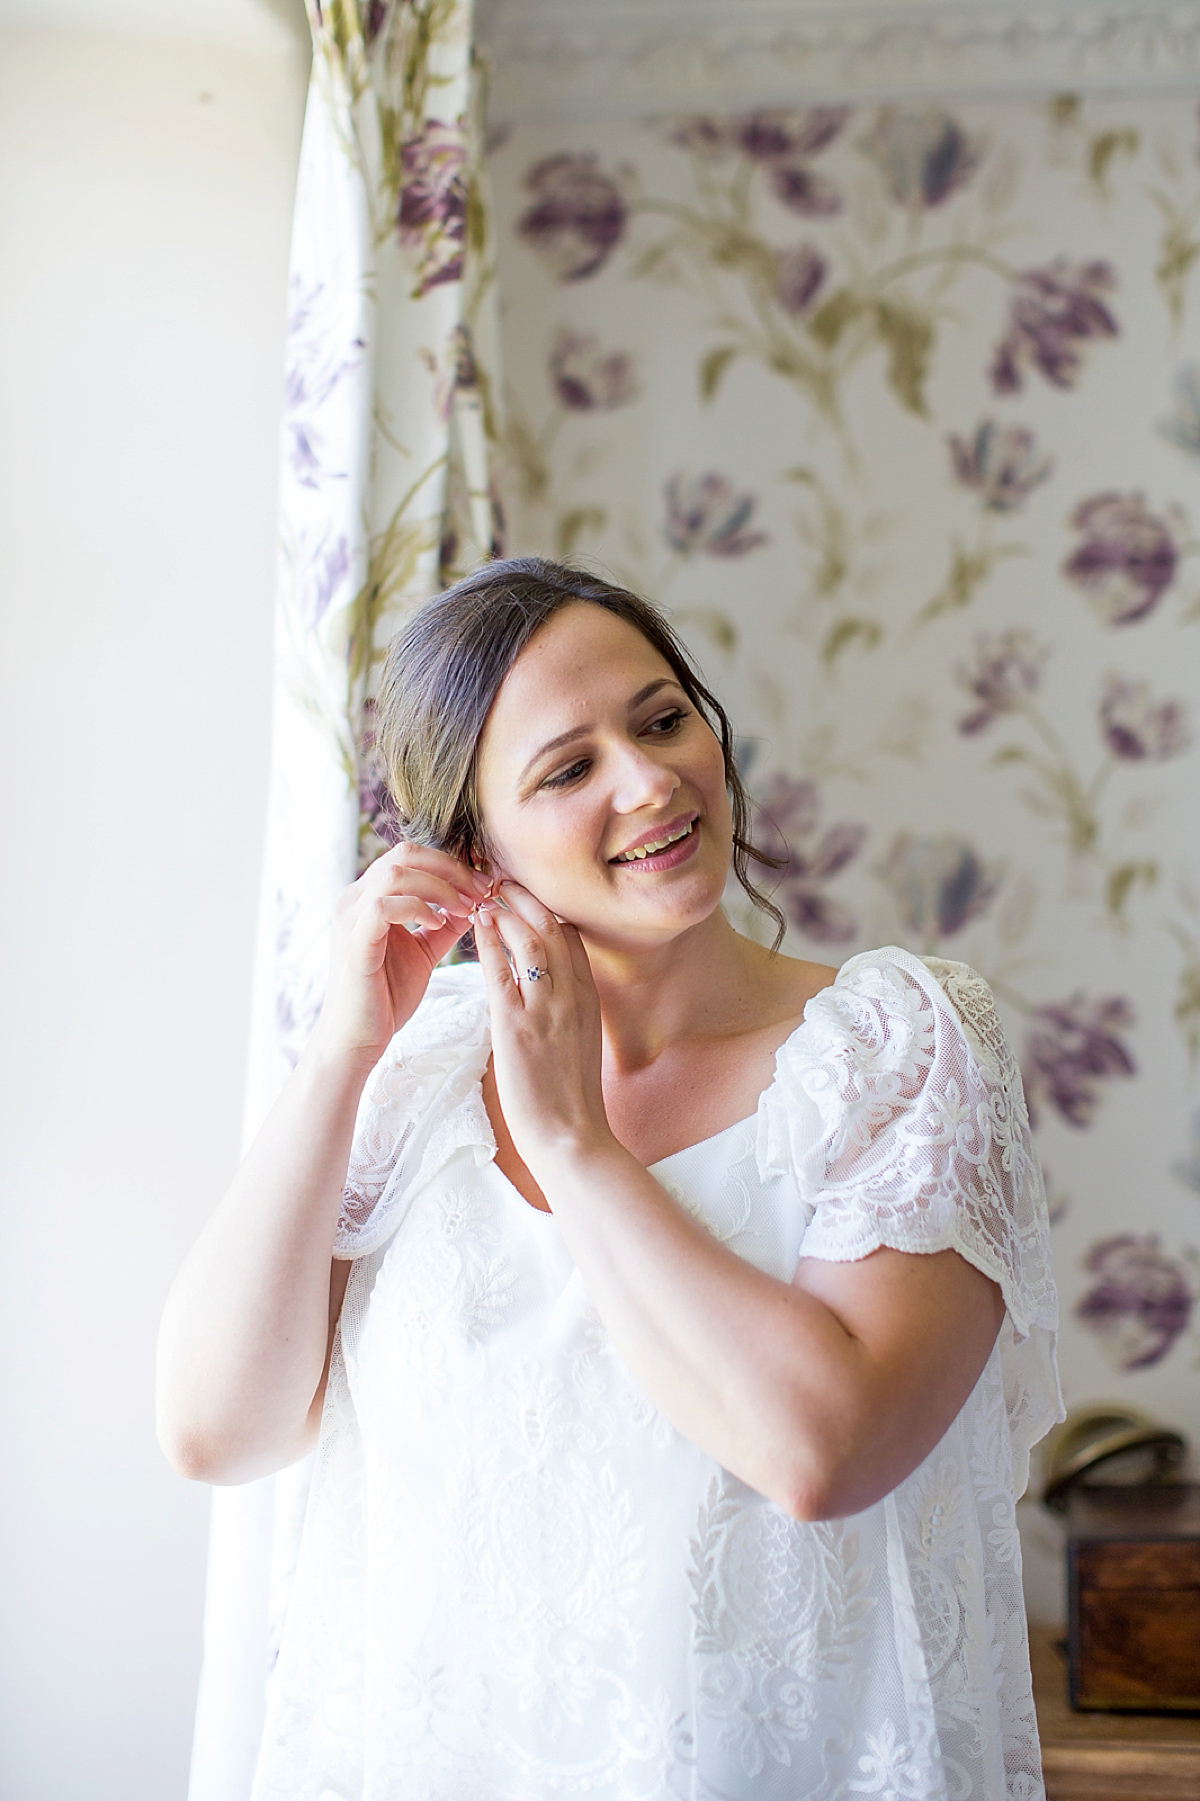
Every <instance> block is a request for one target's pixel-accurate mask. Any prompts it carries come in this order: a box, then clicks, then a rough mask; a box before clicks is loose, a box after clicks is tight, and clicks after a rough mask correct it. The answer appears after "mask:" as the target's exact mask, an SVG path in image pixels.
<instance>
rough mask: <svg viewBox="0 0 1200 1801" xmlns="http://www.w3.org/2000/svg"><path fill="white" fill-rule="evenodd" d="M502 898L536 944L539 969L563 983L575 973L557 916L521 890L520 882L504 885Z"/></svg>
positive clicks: (501, 889)
mask: <svg viewBox="0 0 1200 1801" xmlns="http://www.w3.org/2000/svg"><path fill="white" fill-rule="evenodd" d="M500 899H501V900H502V901H503V902H504V905H505V906H506V907H507V908H508V909H509V917H510V918H511V917H513V916H514V915H515V916H516V918H517V919H518V920H519V921H520V922H521V924H522V925H523V926H524V927H525V929H526V930H527V931H528V932H530V933H531V934H532V936H533V939H534V940H535V941H536V947H537V950H538V953H539V957H538V965H537V966H539V967H541V968H544V969H547V970H549V972H550V974H551V976H553V977H556V978H558V979H560V980H565V979H566V978H567V977H568V976H570V975H572V974H573V973H574V972H573V969H572V965H571V959H570V955H569V953H568V951H567V948H566V943H565V941H564V939H563V931H562V926H561V925H560V924H559V922H558V918H557V916H556V915H555V914H553V913H551V911H550V909H549V908H548V907H544V906H543V905H542V903H541V901H540V900H538V898H537V896H536V895H533V894H530V892H529V890H528V888H522V886H521V884H520V883H519V882H512V881H505V882H502V883H501V884H500Z"/></svg>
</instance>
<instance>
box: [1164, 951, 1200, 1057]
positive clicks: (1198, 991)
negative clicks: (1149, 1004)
mask: <svg viewBox="0 0 1200 1801" xmlns="http://www.w3.org/2000/svg"><path fill="white" fill-rule="evenodd" d="M1167 930H1168V931H1169V932H1170V934H1171V936H1172V937H1173V938H1174V939H1175V942H1176V943H1177V944H1178V946H1179V948H1180V950H1181V951H1182V952H1183V962H1182V964H1181V965H1180V970H1179V978H1178V981H1177V984H1176V988H1175V1005H1174V1007H1173V1008H1172V1012H1173V1013H1174V1016H1175V1024H1176V1025H1177V1026H1178V1027H1179V1032H1180V1036H1181V1037H1182V1039H1183V1042H1184V1044H1185V1045H1186V1046H1187V1052H1188V1056H1189V1057H1190V1058H1191V1060H1192V1062H1193V1063H1196V1062H1200V947H1198V946H1197V944H1196V941H1195V939H1194V938H1193V937H1192V935H1191V933H1190V932H1187V931H1185V930H1184V929H1183V927H1182V926H1180V925H1177V924H1175V923H1174V922H1172V923H1171V924H1169V925H1168V927H1167Z"/></svg>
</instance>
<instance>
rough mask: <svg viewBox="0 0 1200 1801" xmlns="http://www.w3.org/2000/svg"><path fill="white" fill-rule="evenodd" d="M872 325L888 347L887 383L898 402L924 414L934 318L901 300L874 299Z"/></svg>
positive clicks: (913, 411)
mask: <svg viewBox="0 0 1200 1801" xmlns="http://www.w3.org/2000/svg"><path fill="white" fill-rule="evenodd" d="M873 312H874V315H875V329H876V330H877V331H878V333H879V336H880V338H881V339H882V340H883V343H884V345H885V346H886V348H887V351H888V372H887V379H888V386H889V387H890V388H891V390H892V392H893V394H894V395H895V396H896V399H897V400H898V401H899V402H900V404H901V406H904V407H907V408H908V410H909V412H910V413H916V414H918V415H919V416H920V417H921V418H922V419H923V418H925V417H927V415H928V412H929V409H928V407H927V406H926V404H925V378H926V376H927V375H928V373H929V353H930V351H931V350H932V349H933V322H932V320H931V319H929V318H928V317H927V316H926V314H924V313H919V312H917V310H916V308H915V307H911V306H907V305H905V303H904V302H903V301H896V300H877V301H876V302H875V305H874V308H873Z"/></svg>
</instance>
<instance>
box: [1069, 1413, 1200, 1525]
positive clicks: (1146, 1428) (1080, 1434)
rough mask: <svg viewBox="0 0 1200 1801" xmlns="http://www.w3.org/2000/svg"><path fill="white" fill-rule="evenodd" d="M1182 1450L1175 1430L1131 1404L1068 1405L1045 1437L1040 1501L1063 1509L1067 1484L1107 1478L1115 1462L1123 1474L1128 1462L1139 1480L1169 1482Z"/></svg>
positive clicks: (1114, 1475)
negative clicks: (1058, 1424)
mask: <svg viewBox="0 0 1200 1801" xmlns="http://www.w3.org/2000/svg"><path fill="white" fill-rule="evenodd" d="M1186 1455H1187V1440H1186V1439H1185V1438H1184V1436H1183V1434H1182V1433H1181V1432H1176V1431H1175V1430H1174V1428H1173V1427H1171V1426H1164V1425H1163V1424H1162V1423H1161V1421H1159V1420H1154V1419H1151V1418H1150V1416H1149V1415H1148V1414H1145V1413H1139V1412H1138V1411H1137V1409H1136V1408H1133V1407H1127V1406H1125V1405H1124V1404H1123V1403H1120V1404H1118V1403H1114V1402H1106V1401H1099V1402H1093V1403H1092V1404H1091V1405H1089V1406H1086V1407H1074V1408H1072V1410H1071V1412H1070V1413H1069V1414H1068V1415H1067V1417H1066V1419H1065V1420H1064V1421H1063V1423H1062V1424H1061V1426H1058V1427H1056V1428H1055V1430H1054V1431H1053V1432H1052V1433H1051V1434H1050V1437H1049V1438H1048V1439H1047V1440H1046V1450H1045V1455H1044V1462H1043V1468H1044V1471H1045V1480H1044V1482H1043V1484H1042V1501H1043V1502H1044V1504H1045V1505H1046V1506H1047V1507H1049V1508H1050V1509H1051V1510H1052V1511H1053V1512H1055V1513H1065V1512H1066V1511H1067V1501H1068V1497H1069V1495H1070V1492H1071V1490H1072V1489H1073V1488H1076V1487H1078V1486H1079V1485H1080V1484H1086V1483H1087V1482H1088V1481H1089V1479H1090V1480H1093V1481H1094V1480H1097V1479H1098V1480H1100V1481H1104V1482H1108V1483H1111V1482H1112V1481H1113V1480H1114V1479H1116V1478H1117V1475H1118V1467H1120V1473H1121V1474H1122V1475H1125V1474H1127V1473H1128V1471H1129V1467H1130V1466H1133V1470H1134V1475H1135V1479H1136V1480H1137V1481H1138V1482H1139V1483H1151V1484H1154V1483H1162V1482H1171V1481H1175V1480H1177V1478H1178V1474H1179V1468H1180V1465H1181V1464H1182V1463H1183V1460H1184V1458H1185V1456H1186ZM1118 1458H1119V1459H1121V1465H1120V1466H1118V1465H1117V1463H1116V1460H1117V1459H1118Z"/></svg>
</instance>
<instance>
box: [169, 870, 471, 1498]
mask: <svg viewBox="0 0 1200 1801" xmlns="http://www.w3.org/2000/svg"><path fill="white" fill-rule="evenodd" d="M483 885H484V886H486V883H485V884H483ZM479 892H480V884H479V883H477V882H476V879H475V877H474V875H473V873H472V872H471V870H469V869H468V868H467V867H466V866H465V865H464V864H461V863H459V862H457V861H456V860H455V859H454V858H452V857H448V856H444V855H443V854H442V853H441V852H439V851H430V850H424V849H422V848H421V847H419V846H416V845H401V846H398V847H397V849H396V850H394V851H392V852H390V853H389V854H388V855H387V856H385V857H381V858H380V859H379V861H378V862H377V863H375V864H374V865H372V867H371V869H369V870H368V871H367V873H366V875H364V876H363V877H362V878H361V879H360V880H359V881H358V882H356V883H355V884H354V885H353V886H352V887H351V888H348V889H346V890H345V892H344V894H343V895H342V896H341V898H340V900H339V902H338V906H337V910H336V914H335V919H334V932H333V957H332V962H331V969H330V980H329V987H328V993H327V996H326V1001H325V1005H324V1007H323V1008H322V1011H321V1019H320V1021H319V1023H318V1026H317V1030H316V1032H315V1033H314V1034H313V1038H312V1040H311V1042H310V1044H309V1045H308V1048H307V1049H306V1050H305V1052H304V1055H303V1056H302V1057H301V1059H300V1062H299V1064H298V1065H297V1067H296V1069H295V1071H294V1072H293V1074H292V1075H291V1077H290V1078H289V1080H288V1082H287V1084H286V1086H285V1087H284V1089H283V1091H282V1093H281V1094H280V1096H279V1098H278V1100H277V1101H276V1103H275V1106H274V1107H273V1108H272V1110H271V1112H270V1114H269V1115H268V1117H267V1120H266V1123H265V1124H264V1125H263V1128H262V1130H261V1131H260V1132H259V1134H258V1137H257V1138H256V1139H255V1141H254V1143H253V1145H252V1146H251V1148H250V1151H249V1152H248V1154H247V1156H246V1158H245V1160H244V1162H243V1163H242V1165H241V1168H240V1169H239V1170H238V1172H237V1174H236V1176H235V1177H234V1179H233V1182H232V1184H231V1186H230V1188H229V1191H228V1193H227V1194H226V1195H225V1198H224V1199H223V1200H222V1202H221V1204H220V1205H219V1207H218V1208H217V1210H216V1212H215V1213H214V1214H213V1216H212V1218H211V1219H210V1220H209V1222H208V1224H207V1225H206V1226H205V1228H204V1230H203V1232H202V1233H201V1234H200V1237H199V1239H198V1240H197V1242H196V1244H195V1246H194V1247H193V1249H192V1251H191V1253H190V1254H189V1256H188V1258H187V1260H186V1262H185V1263H184V1266H183V1268H182V1269H181V1270H180V1272H179V1275H178V1276H177V1278H176V1280H175V1282H174V1285H173V1286H172V1289H171V1292H170V1295H169V1296H168V1299H167V1304H166V1308H165V1311H164V1313H163V1321H162V1329H161V1334H160V1339H159V1362H158V1422H159V1440H160V1442H161V1444H162V1447H163V1450H164V1451H165V1452H166V1455H167V1457H168V1459H169V1461H170V1462H171V1463H172V1464H173V1465H174V1467H175V1468H176V1469H177V1470H179V1471H180V1472H181V1474H183V1475H185V1476H192V1477H195V1478H197V1479H199V1480H200V1481H204V1482H222V1483H224V1482H247V1481H249V1480H250V1479H251V1478H253V1477H255V1476H261V1475H265V1474H267V1473H268V1472H269V1471H271V1470H276V1469H281V1468H283V1467H284V1465H286V1464H288V1463H293V1462H295V1461H296V1459H297V1458H299V1457H301V1456H303V1454H304V1452H305V1451H306V1450H307V1449H308V1448H309V1446H310V1445H311V1443H312V1441H313V1437H314V1434H315V1432H316V1429H317V1425H318V1423H319V1419H320V1411H321V1402H322V1399H323V1396H324V1389H325V1381H326V1376H327V1373H328V1367H329V1353H330V1346H331V1344H332V1336H333V1327H334V1325H335V1324H336V1320H337V1315H338V1311H339V1309H340V1307H341V1301H342V1296H343V1294H344V1293H345V1286H346V1278H347V1276H348V1274H349V1265H348V1264H335V1263H333V1260H332V1253H333V1241H334V1233H335V1231H336V1228H337V1220H338V1213H339V1211H340V1207H341V1200H342V1193H343V1189H344V1186H345V1181H346V1171H347V1167H348V1164H349V1160H350V1150H351V1145H352V1142H353V1136H354V1124H355V1117H356V1114H357V1110H358V1104H359V1100H360V1098H361V1095H362V1091H363V1088H364V1086H365V1084H366V1081H367V1079H368V1076H369V1075H370V1072H371V1070H372V1069H373V1068H374V1066H375V1064H376V1063H377V1062H378V1060H379V1058H380V1057H381V1056H382V1055H383V1052H384V1050H385V1049H386V1048H387V1045H388V1043H389V1042H390V1040H391V1038H392V1036H393V1034H394V1032H396V1031H397V1030H398V1029H399V1027H400V1026H401V1025H403V1024H404V1022H405V1021H406V1020H407V1019H408V1018H409V1017H410V1016H411V1015H412V1013H413V1012H414V1011H415V1009H416V1007H417V1005H418V1004H419V1002H420V1000H421V998H422V996H423V995H424V992H425V989H426V986H427V985H428V981H429V977H430V974H431V972H432V970H433V968H434V966H435V965H436V963H437V961H438V959H439V958H440V957H442V956H444V954H445V953H446V951H448V950H449V949H450V947H451V945H452V944H453V943H454V942H455V940H456V939H457V938H458V937H459V936H460V935H461V933H462V931H463V928H464V925H465V923H466V919H467V915H468V913H469V911H470V908H471V906H472V905H473V904H474V902H475V901H476V900H477V899H478V897H479ZM415 927H416V928H420V929H419V931H416V932H414V929H413V928H415Z"/></svg>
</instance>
